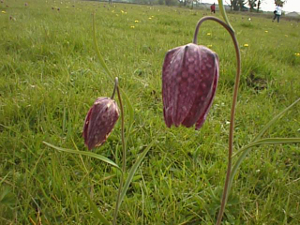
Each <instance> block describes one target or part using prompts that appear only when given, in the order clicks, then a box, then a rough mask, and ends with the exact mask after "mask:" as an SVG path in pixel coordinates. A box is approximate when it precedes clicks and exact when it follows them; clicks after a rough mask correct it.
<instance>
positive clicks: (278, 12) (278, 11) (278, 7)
mask: <svg viewBox="0 0 300 225" xmlns="http://www.w3.org/2000/svg"><path fill="white" fill-rule="evenodd" d="M281 10H282V8H281V5H276V8H275V11H274V18H273V20H272V22H274V20H276V18H277V23H279V19H280V16H281Z"/></svg>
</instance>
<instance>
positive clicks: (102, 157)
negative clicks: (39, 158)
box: [43, 141, 120, 169]
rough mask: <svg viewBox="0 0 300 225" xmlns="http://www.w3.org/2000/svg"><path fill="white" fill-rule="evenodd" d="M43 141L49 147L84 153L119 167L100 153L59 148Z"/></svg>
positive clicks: (73, 152)
mask: <svg viewBox="0 0 300 225" xmlns="http://www.w3.org/2000/svg"><path fill="white" fill-rule="evenodd" d="M43 143H44V144H45V145H47V146H49V147H51V148H54V149H56V150H58V151H62V152H68V153H72V154H77V155H85V156H89V157H92V158H95V159H99V160H101V161H103V162H106V163H108V164H110V165H112V166H114V167H116V168H118V169H120V168H119V166H118V165H117V164H116V163H114V162H113V161H111V160H110V159H108V158H106V157H104V156H102V155H98V154H96V153H93V152H86V151H76V150H71V149H66V148H61V147H57V146H55V145H52V144H50V143H47V142H45V141H43Z"/></svg>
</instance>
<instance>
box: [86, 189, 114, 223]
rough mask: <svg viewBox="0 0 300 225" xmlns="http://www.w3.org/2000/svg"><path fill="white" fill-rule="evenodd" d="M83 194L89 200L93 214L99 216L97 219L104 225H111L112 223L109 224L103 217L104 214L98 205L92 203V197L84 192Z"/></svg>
mask: <svg viewBox="0 0 300 225" xmlns="http://www.w3.org/2000/svg"><path fill="white" fill-rule="evenodd" d="M82 192H83V194H84V195H85V197H86V198H87V199H88V201H89V203H90V206H91V208H92V210H93V212H94V213H95V215H96V216H97V218H98V219H99V220H100V221H101V222H102V223H103V224H104V225H111V223H110V222H108V220H107V219H106V218H105V217H104V216H103V215H102V213H101V212H100V211H99V210H98V208H97V206H96V204H95V203H94V202H93V201H92V199H91V197H90V195H89V194H88V193H86V192H85V191H84V190H83V191H82Z"/></svg>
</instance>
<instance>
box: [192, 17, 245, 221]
mask: <svg viewBox="0 0 300 225" xmlns="http://www.w3.org/2000/svg"><path fill="white" fill-rule="evenodd" d="M207 20H212V21H215V22H217V23H219V24H220V25H222V26H223V27H224V28H225V29H226V30H227V31H228V32H229V34H230V36H231V38H232V41H233V44H234V48H235V52H236V60H237V68H236V77H235V84H234V91H233V97H232V105H231V113H230V128H229V141H228V164H227V172H226V178H225V184H224V189H223V195H222V201H221V206H220V210H219V214H218V218H217V222H216V225H220V224H221V221H222V218H223V214H224V209H225V205H226V202H227V197H228V193H229V190H230V189H229V188H228V187H229V181H230V175H231V167H232V153H233V137H234V116H235V107H236V102H237V96H238V88H239V83H240V76H241V54H240V49H239V46H238V42H237V39H236V37H235V33H234V31H233V30H232V29H231V28H230V26H229V25H227V24H226V23H224V22H223V21H222V20H220V19H218V18H216V17H212V16H207V17H203V18H202V19H200V20H199V22H198V24H197V26H196V30H195V35H194V41H193V42H194V44H197V35H198V31H199V28H200V25H201V24H202V23H203V22H204V21H207Z"/></svg>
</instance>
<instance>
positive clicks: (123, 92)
mask: <svg viewBox="0 0 300 225" xmlns="http://www.w3.org/2000/svg"><path fill="white" fill-rule="evenodd" d="M93 40H94V46H95V50H96V55H97V57H98V59H99V62H100V64H101V66H102V68H103V69H104V71H105V72H106V75H107V77H108V78H109V79H110V80H111V81H112V82H113V83H114V82H115V78H114V76H113V74H112V73H111V72H110V70H109V69H108V67H107V65H106V63H105V61H104V59H103V57H102V55H101V53H100V50H99V48H98V44H97V39H96V25H95V14H93ZM119 89H120V91H121V94H122V96H123V98H124V99H125V102H126V106H127V107H128V108H126V110H128V114H129V122H128V124H130V127H129V128H128V132H129V133H130V130H131V126H132V124H133V118H134V110H133V107H132V104H131V102H130V100H129V98H128V96H127V94H126V93H125V91H124V90H123V89H122V88H121V87H120V86H119Z"/></svg>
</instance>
